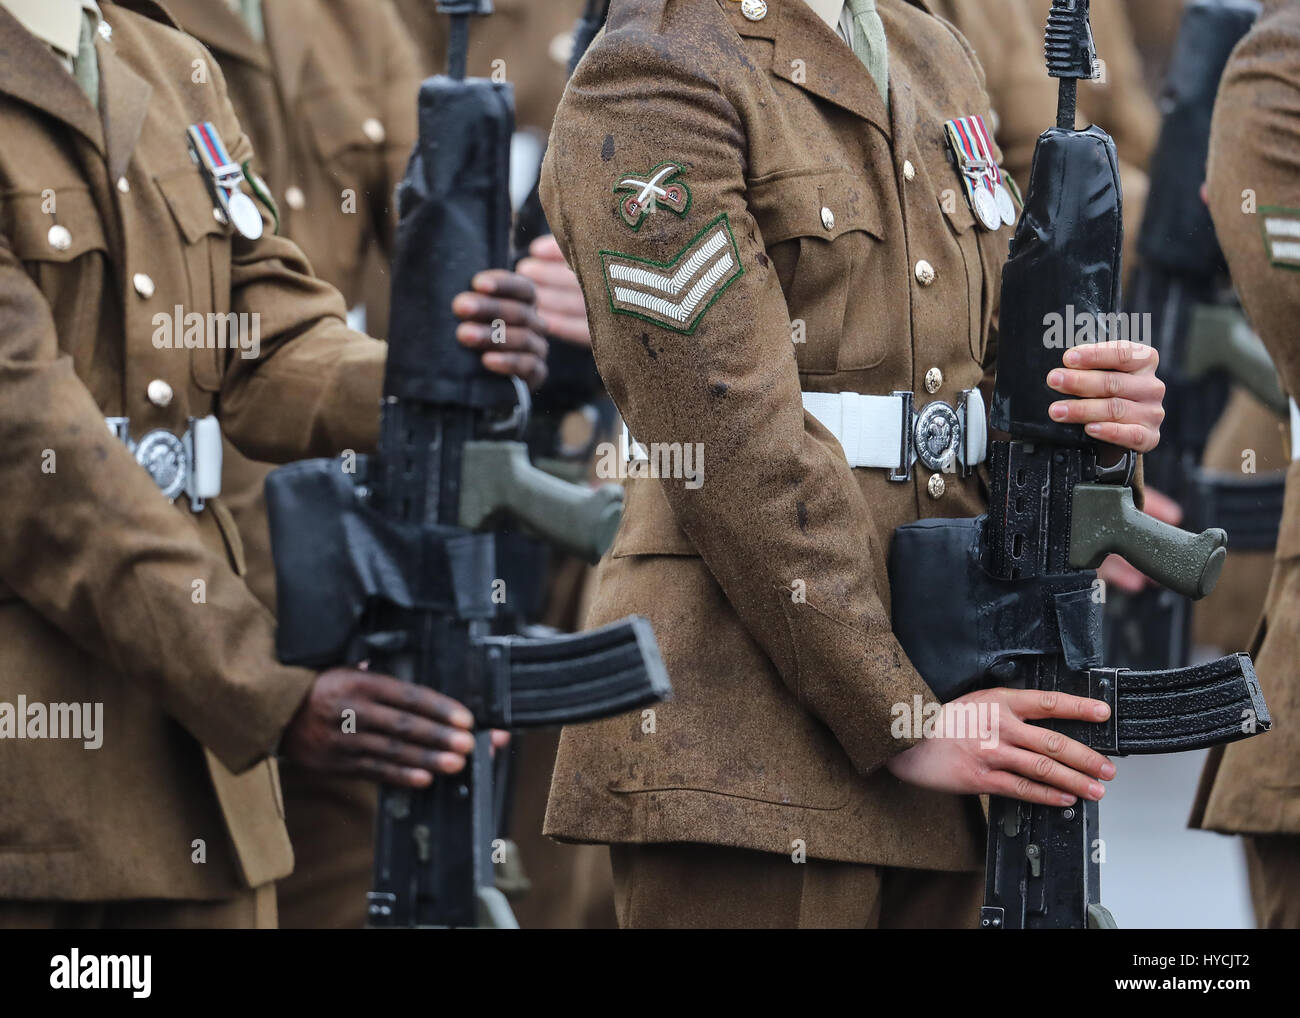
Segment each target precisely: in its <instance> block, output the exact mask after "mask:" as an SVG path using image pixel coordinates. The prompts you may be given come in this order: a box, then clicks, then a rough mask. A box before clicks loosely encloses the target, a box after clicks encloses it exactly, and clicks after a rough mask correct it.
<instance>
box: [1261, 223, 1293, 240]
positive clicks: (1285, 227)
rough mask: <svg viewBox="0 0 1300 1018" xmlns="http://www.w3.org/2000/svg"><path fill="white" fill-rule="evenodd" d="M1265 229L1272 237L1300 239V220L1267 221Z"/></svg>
mask: <svg viewBox="0 0 1300 1018" xmlns="http://www.w3.org/2000/svg"><path fill="white" fill-rule="evenodd" d="M1264 229H1265V230H1266V231H1267V232H1268V235H1269V236H1270V237H1300V219H1265V220H1264Z"/></svg>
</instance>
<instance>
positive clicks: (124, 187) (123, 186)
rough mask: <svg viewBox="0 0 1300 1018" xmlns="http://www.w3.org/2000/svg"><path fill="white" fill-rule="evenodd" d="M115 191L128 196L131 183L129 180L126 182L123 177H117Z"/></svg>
mask: <svg viewBox="0 0 1300 1018" xmlns="http://www.w3.org/2000/svg"><path fill="white" fill-rule="evenodd" d="M117 189H118V190H119V191H121V192H122V193H123V194H130V193H131V182H130V181H129V180H127V179H126V178H125V177H118V178H117Z"/></svg>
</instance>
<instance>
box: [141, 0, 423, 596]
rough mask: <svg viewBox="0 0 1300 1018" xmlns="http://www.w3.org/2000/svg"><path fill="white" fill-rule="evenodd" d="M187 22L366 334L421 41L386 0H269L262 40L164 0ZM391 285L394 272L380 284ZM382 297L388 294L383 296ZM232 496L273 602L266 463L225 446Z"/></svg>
mask: <svg viewBox="0 0 1300 1018" xmlns="http://www.w3.org/2000/svg"><path fill="white" fill-rule="evenodd" d="M167 9H168V11H169V12H170V13H171V15H172V16H173V17H174V18H175V19H176V21H177V22H178V23H179V24H180V26H181V28H182V29H184V30H185V31H186V32H188V33H189V34H190V35H192V36H194V37H195V38H196V39H198V40H199V41H200V42H201V43H203V44H204V45H205V46H206V47H208V49H209V50H211V51H212V55H213V56H214V57H216V59H217V62H218V63H219V64H220V65H221V70H222V73H223V74H224V76H225V79H226V84H227V87H228V89H229V91H230V100H231V103H232V104H233V105H234V108H235V114H236V115H237V116H238V117H239V122H240V124H241V125H242V126H243V128H244V130H245V131H246V132H247V134H248V137H249V141H250V142H251V143H252V145H253V151H254V152H255V153H256V158H255V160H254V169H255V170H256V171H257V173H258V174H259V175H260V176H261V177H262V178H263V180H264V181H265V182H266V184H267V186H268V187H269V189H270V191H271V194H272V195H273V198H274V201H275V203H276V208H277V211H278V212H279V216H280V220H279V223H280V229H279V232H280V234H281V235H282V236H285V237H288V238H289V239H291V240H292V241H293V242H294V243H295V244H297V245H298V246H299V247H300V248H302V251H303V253H304V254H305V255H306V256H307V260H308V261H309V262H310V264H311V268H312V271H313V272H315V274H316V275H317V276H319V277H320V278H321V279H323V280H325V281H326V282H327V283H329V284H331V285H332V286H334V287H335V288H337V289H338V290H339V292H340V293H342V294H343V299H344V300H345V301H347V303H348V306H349V307H351V306H353V305H354V304H357V303H359V302H361V301H363V300H364V301H365V303H366V305H367V307H366V310H367V330H368V331H370V332H371V333H372V334H374V335H383V332H382V331H380V330H379V329H378V328H377V327H378V326H383V325H384V324H385V322H386V319H387V306H386V305H387V298H386V295H384V286H380V287H367V285H366V283H367V279H366V267H367V263H368V260H369V259H370V258H372V257H373V258H376V259H377V260H378V261H379V262H380V263H381V264H382V265H383V266H384V272H385V275H384V280H385V281H386V280H387V274H386V273H387V266H388V263H389V261H390V260H391V258H392V248H393V233H394V230H395V228H396V222H397V209H396V202H395V200H394V193H395V191H396V188H397V185H398V183H399V182H400V181H401V179H402V175H403V174H404V173H405V171H406V162H407V160H408V159H409V158H410V155H411V148H412V147H413V146H414V144H415V133H416V116H415V111H416V94H417V92H418V90H419V86H420V75H419V71H418V70H417V68H416V60H415V52H414V47H413V46H412V45H411V43H410V40H409V39H408V38H407V37H406V36H407V33H406V32H405V30H404V28H403V26H402V25H401V23H400V22H399V21H398V20H397V16H396V14H395V12H394V11H393V9H392V6H391V5H390V4H389V3H388V2H387V0H263V4H262V15H263V19H264V21H265V26H266V42H265V43H262V42H259V41H258V40H257V39H255V38H254V37H253V35H252V33H251V32H250V31H249V29H248V26H247V24H246V23H245V21H244V19H243V18H241V17H240V16H239V15H238V14H237V13H235V12H234V11H232V10H231V9H230V7H229V6H228V5H227V4H226V3H225V2H224V0H221V2H213V0H169V2H168V4H167ZM385 286H386V282H385ZM379 295H384V296H383V301H382V303H381V304H379V305H378V306H376V299H377V297H378V296H379ZM225 468H226V469H225V494H226V499H225V501H226V503H227V505H228V506H229V507H230V510H231V512H232V513H233V514H234V516H235V520H236V522H237V523H238V525H239V532H240V535H241V536H242V537H243V540H244V547H245V553H246V560H247V571H246V574H245V579H246V581H247V582H248V584H249V586H250V587H252V588H253V592H254V593H255V594H257V596H258V597H259V598H261V600H262V602H263V603H264V604H265V605H267V606H268V607H269V608H271V609H272V610H274V608H275V569H274V565H273V563H272V560H271V541H270V535H269V533H268V531H267V523H266V506H265V503H264V502H263V500H262V485H263V483H264V482H265V480H266V474H267V473H268V471H269V469H270V468H269V467H268V466H266V465H265V464H260V463H254V462H250V461H249V460H247V459H245V458H244V457H243V456H241V455H240V454H239V451H238V450H237V449H233V448H231V447H230V445H229V443H228V444H227V450H226V464H225Z"/></svg>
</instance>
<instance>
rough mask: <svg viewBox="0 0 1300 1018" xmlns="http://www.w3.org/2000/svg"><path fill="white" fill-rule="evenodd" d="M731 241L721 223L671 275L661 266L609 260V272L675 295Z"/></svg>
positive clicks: (612, 277)
mask: <svg viewBox="0 0 1300 1018" xmlns="http://www.w3.org/2000/svg"><path fill="white" fill-rule="evenodd" d="M729 241H730V236H729V234H728V233H727V230H726V228H725V227H724V226H721V225H719V226H718V228H717V229H716V230H714V231H713V233H711V234H709V236H707V237H706V238H705V239H704V241H703V242H702V243H701V244H700V247H699V249H698V250H697V251H696V252H695V253H694V254H693V255H691V256H690V257H689V258H687V259H686V262H685V264H683V265H682V266H681V268H679V269H678V270H677V271H676V272H674V273H673V274H672V275H671V276H668V275H666V274H665V273H664V272H663V270H660V269H647V268H642V267H638V266H633V265H628V264H625V263H623V262H612V263H610V266H609V276H610V278H611V279H616V280H618V281H619V282H622V283H632V284H634V285H636V286H644V287H645V288H646V289H649V290H658V291H659V292H660V293H666V294H669V295H670V296H674V297H675V296H676V295H677V294H678V293H680V292H681V290H682V287H684V286H685V285H686V284H687V283H688V282H690V281H691V280H692V279H694V278H695V274H696V273H697V272H699V271H700V269H702V268H703V267H704V266H705V265H706V264H708V263H709V262H711V261H712V260H713V257H714V256H715V255H716V254H717V253H718V252H719V251H720V250H722V249H723V248H724V247H726V246H727V245H728V243H729Z"/></svg>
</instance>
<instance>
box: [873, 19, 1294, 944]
mask: <svg viewBox="0 0 1300 1018" xmlns="http://www.w3.org/2000/svg"><path fill="white" fill-rule="evenodd" d="M1047 58H1048V69H1049V72H1050V73H1051V74H1052V76H1053V77H1056V78H1058V79H1060V92H1061V97H1060V109H1059V118H1058V121H1057V126H1056V127H1053V128H1051V129H1049V130H1048V131H1047V132H1046V133H1044V134H1043V135H1042V137H1041V138H1040V139H1039V141H1038V147H1037V150H1036V152H1035V155H1034V164H1033V169H1032V171H1031V179H1030V186H1029V192H1028V198H1027V201H1026V205H1025V209H1024V213H1023V214H1022V216H1021V218H1020V222H1019V224H1018V226H1017V227H1016V231H1015V235H1014V237H1013V239H1012V242H1011V255H1010V260H1009V261H1008V263H1007V265H1006V270H1005V276H1004V279H1003V287H1002V317H1001V328H1000V334H999V346H998V372H997V387H996V390H995V392H994V396H993V409H992V415H991V424H992V426H993V428H994V429H996V430H998V431H1001V432H1006V433H1008V434H1009V435H1010V436H1011V438H1010V440H1009V441H997V442H994V443H992V456H991V462H990V479H991V483H990V488H991V491H990V496H989V511H988V513H987V515H985V516H981V517H979V518H978V519H974V520H924V521H921V522H919V523H916V524H909V525H907V526H904V527H901V528H899V530H898V531H897V532H896V533H895V536H894V542H893V546H892V548H891V560H890V575H891V585H892V588H893V601H894V611H893V617H894V626H895V632H896V633H897V635H898V639H899V641H900V643H901V644H902V645H903V648H904V649H905V650H906V651H907V654H908V656H909V658H911V660H912V662H913V664H914V665H916V667H917V669H918V671H919V672H920V673H921V675H922V676H923V677H924V678H925V680H926V681H927V683H929V685H930V687H931V689H933V690H934V692H935V693H936V695H938V696H939V697H940V698H941V699H942V700H944V701H948V700H952V699H955V698H956V697H958V696H960V695H962V694H964V693H966V692H969V691H971V690H973V689H977V688H988V687H990V686H1016V687H1022V688H1028V689H1041V690H1055V691H1060V692H1063V693H1072V694H1076V695H1079V696H1089V697H1094V698H1096V699H1098V700H1104V701H1105V702H1106V703H1108V704H1109V705H1110V707H1111V717H1110V720H1109V721H1107V722H1105V723H1102V724H1088V723H1083V722H1070V723H1065V722H1060V723H1052V724H1051V725H1050V726H1049V727H1052V728H1054V729H1056V730H1058V731H1060V732H1062V733H1064V734H1065V735H1067V736H1069V737H1071V738H1073V739H1077V740H1078V741H1080V742H1082V743H1084V744H1085V745H1088V746H1091V747H1092V748H1093V749H1096V750H1097V751H1099V752H1102V753H1107V754H1121V755H1123V754H1129V753H1164V752H1172V751H1177V750H1189V749H1198V748H1202V747H1205V746H1213V745H1218V744H1221V743H1225V742H1230V741H1233V740H1236V739H1240V738H1244V737H1246V736H1247V735H1251V734H1254V733H1255V732H1257V731H1262V730H1265V729H1267V728H1268V727H1269V724H1270V719H1269V715H1268V709H1267V707H1266V706H1265V704H1264V701H1263V697H1262V696H1261V694H1260V689H1259V682H1258V680H1257V679H1256V678H1255V673H1254V669H1253V667H1252V665H1251V662H1250V658H1249V657H1247V656H1246V655H1245V654H1233V655H1230V656H1228V657H1225V658H1222V659H1220V660H1218V661H1212V662H1209V663H1207V664H1204V665H1198V666H1196V667H1194V668H1181V669H1174V670H1168V671H1146V672H1138V671H1126V670H1124V669H1121V668H1111V667H1105V666H1104V665H1103V663H1102V653H1101V605H1100V601H1101V600H1102V598H1101V597H1099V596H1098V591H1099V588H1098V584H1097V580H1096V573H1095V571H1094V570H1095V568H1096V567H1097V566H1098V565H1099V564H1100V563H1101V560H1102V558H1103V557H1104V556H1105V555H1106V554H1108V553H1110V552H1119V553H1120V554H1122V555H1124V556H1125V557H1126V558H1127V559H1129V561H1131V562H1132V563H1133V564H1134V565H1136V566H1138V568H1140V569H1142V570H1143V571H1144V572H1147V573H1148V574H1150V575H1152V576H1155V577H1157V578H1158V579H1160V580H1162V581H1163V582H1164V583H1166V584H1167V585H1168V586H1170V587H1172V588H1174V589H1176V590H1179V591H1181V592H1182V593H1184V594H1186V595H1187V596H1191V597H1197V596H1203V595H1204V594H1206V593H1208V592H1209V590H1210V589H1211V588H1212V587H1213V586H1214V583H1215V581H1216V579H1217V578H1218V573H1219V570H1220V569H1221V568H1222V564H1223V559H1224V556H1225V554H1226V552H1225V549H1224V540H1225V539H1224V535H1223V532H1222V531H1213V530H1211V531H1206V532H1205V533H1202V534H1199V535H1194V534H1190V533H1186V532H1184V531H1181V530H1178V529H1176V528H1174V527H1170V526H1166V525H1165V524H1162V523H1159V522H1157V521H1156V520H1154V519H1152V518H1151V517H1149V516H1145V515H1143V514H1142V513H1140V512H1138V511H1137V509H1136V508H1134V504H1133V495H1132V490H1131V488H1130V487H1129V484H1130V483H1131V478H1132V470H1133V466H1134V463H1135V457H1133V456H1132V454H1127V455H1126V456H1125V457H1124V459H1123V460H1122V461H1121V463H1120V464H1119V465H1118V466H1117V467H1105V466H1103V465H1102V463H1101V460H1100V459H1099V457H1100V455H1101V452H1102V450H1101V449H1100V448H1099V446H1098V445H1097V443H1095V442H1093V441H1092V440H1091V439H1090V438H1088V436H1087V435H1086V433H1085V432H1084V431H1083V428H1082V427H1081V426H1079V425H1067V424H1058V423H1055V422H1053V421H1052V420H1051V419H1050V418H1049V417H1048V413H1047V408H1048V405H1049V404H1050V403H1052V402H1053V401H1054V400H1055V399H1057V398H1058V397H1057V396H1056V395H1055V394H1054V393H1053V392H1052V390H1051V389H1049V388H1048V386H1047V382H1046V379H1047V374H1048V372H1049V371H1050V370H1051V369H1052V368H1054V367H1057V366H1059V364H1060V358H1061V352H1060V350H1059V349H1058V348H1056V347H1055V346H1054V345H1052V344H1050V343H1049V342H1048V338H1047V336H1048V331H1047V326H1046V322H1047V321H1048V320H1049V319H1048V318H1047V316H1049V315H1053V314H1055V315H1058V316H1059V315H1061V314H1062V313H1063V312H1064V310H1065V308H1066V307H1067V305H1073V306H1074V308H1075V314H1076V316H1080V315H1096V316H1101V315H1106V314H1109V313H1113V312H1114V311H1115V309H1116V307H1117V305H1118V296H1119V281H1120V251H1121V246H1122V235H1123V229H1122V216H1121V197H1120V180H1119V169H1118V160H1117V157H1116V152H1115V144H1114V142H1113V141H1112V139H1111V138H1110V136H1109V135H1107V134H1106V133H1105V132H1104V131H1102V130H1100V129H1099V128H1096V127H1090V128H1088V129H1087V130H1085V131H1076V130H1075V129H1074V117H1075V99H1076V87H1077V82H1078V79H1080V78H1090V77H1092V76H1093V66H1094V63H1095V59H1096V56H1095V53H1094V50H1093V44H1092V33H1091V29H1090V27H1089V23H1088V2H1087V0H1054V3H1053V7H1052V13H1051V17H1050V21H1049V23H1048V29H1047ZM934 576H943V577H944V582H943V583H941V584H935V583H934V582H933V580H932V578H933V577H934ZM935 618H942V619H944V620H945V629H944V631H943V633H942V635H941V636H937V634H936V631H935V626H934V619H935ZM995 721H996V719H995ZM1097 813H1098V811H1097V804H1096V803H1095V802H1084V801H1079V802H1077V803H1076V804H1075V805H1074V806H1071V807H1069V808H1061V807H1047V806H1035V805H1031V804H1029V803H1025V802H1020V801H1017V800H1013V799H1004V798H1000V797H997V796H995V797H993V799H992V800H991V802H990V804H989V840H988V858H987V873H986V883H985V905H984V909H983V911H982V912H981V925H982V926H983V927H985V928H990V929H1003V928H1013V929H1021V928H1025V929H1028V928H1077V929H1082V928H1088V927H1091V928H1105V927H1109V926H1113V925H1114V921H1113V920H1112V919H1111V917H1110V913H1109V912H1108V911H1107V910H1106V909H1105V908H1104V907H1103V906H1102V905H1101V903H1100V891H1099V883H1100V865H1099V863H1098V860H1097V857H1096V855H1095V851H1096V847H1097V843H1098V831H1097Z"/></svg>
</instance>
